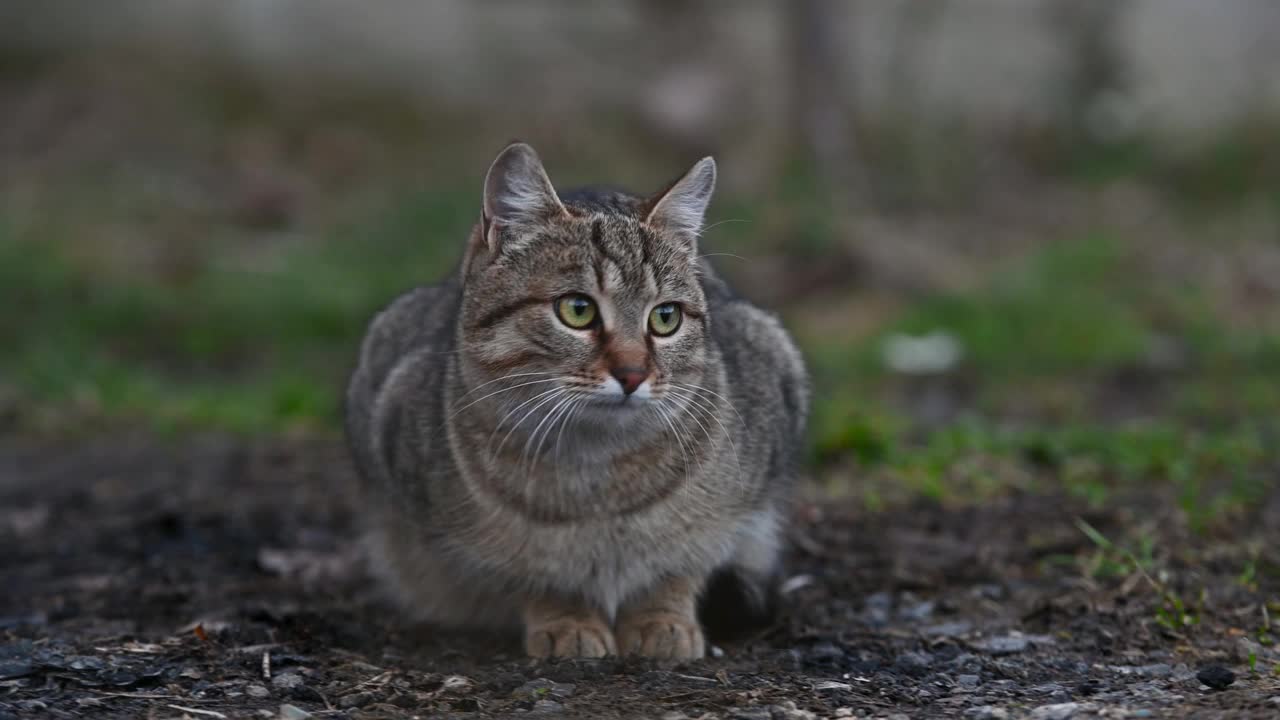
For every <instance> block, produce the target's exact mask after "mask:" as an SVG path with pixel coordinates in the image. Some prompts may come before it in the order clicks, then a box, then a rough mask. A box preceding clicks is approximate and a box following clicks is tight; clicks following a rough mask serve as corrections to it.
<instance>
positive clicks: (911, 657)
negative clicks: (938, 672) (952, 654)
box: [893, 650, 933, 676]
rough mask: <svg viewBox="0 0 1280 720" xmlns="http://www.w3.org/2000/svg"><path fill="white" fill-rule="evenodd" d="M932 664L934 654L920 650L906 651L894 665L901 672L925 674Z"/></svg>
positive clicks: (915, 674) (895, 660) (917, 674)
mask: <svg viewBox="0 0 1280 720" xmlns="http://www.w3.org/2000/svg"><path fill="white" fill-rule="evenodd" d="M931 665H933V656H932V655H930V654H929V653H926V652H920V651H919V650H911V651H908V652H904V653H902V654H901V655H899V656H898V657H897V658H896V659H894V661H893V666H894V667H895V668H897V669H898V671H899V672H902V673H904V674H906V675H912V676H919V675H923V674H925V673H926V672H928V671H929V667H930V666H931Z"/></svg>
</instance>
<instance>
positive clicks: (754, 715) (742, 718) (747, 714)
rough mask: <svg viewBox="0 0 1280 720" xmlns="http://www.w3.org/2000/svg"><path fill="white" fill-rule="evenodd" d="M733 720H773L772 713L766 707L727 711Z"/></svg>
mask: <svg viewBox="0 0 1280 720" xmlns="http://www.w3.org/2000/svg"><path fill="white" fill-rule="evenodd" d="M729 717H730V718H732V719H733V720H773V713H771V712H769V708H766V707H747V708H735V709H733V710H730V711H729Z"/></svg>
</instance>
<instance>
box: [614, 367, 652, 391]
mask: <svg viewBox="0 0 1280 720" xmlns="http://www.w3.org/2000/svg"><path fill="white" fill-rule="evenodd" d="M609 374H610V375H613V377H614V379H616V380H617V381H618V384H619V385H621V386H622V392H624V393H626V394H628V395H630V394H631V393H633V392H635V391H636V388H638V387H640V383H643V382H644V381H645V378H647V377H649V373H648V372H647V371H645V370H641V369H638V368H630V367H623V368H614V369H612V370H610V371H609Z"/></svg>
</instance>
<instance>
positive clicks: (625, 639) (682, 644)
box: [618, 610, 706, 660]
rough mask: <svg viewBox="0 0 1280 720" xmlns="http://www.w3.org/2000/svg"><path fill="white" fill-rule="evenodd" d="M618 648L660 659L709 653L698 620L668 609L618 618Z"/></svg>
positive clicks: (698, 656) (693, 657)
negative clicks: (619, 619)
mask: <svg viewBox="0 0 1280 720" xmlns="http://www.w3.org/2000/svg"><path fill="white" fill-rule="evenodd" d="M618 647H619V648H620V649H621V650H622V654H623V655H633V654H634V655H644V656H646V657H651V658H657V659H659V660H697V659H698V658H700V657H702V656H703V655H704V654H705V653H706V643H705V641H704V640H703V638H702V628H700V627H698V621H697V619H696V618H692V617H686V616H684V615H681V614H678V613H673V612H670V611H666V610H656V611H650V612H640V613H636V614H635V615H631V616H629V617H626V618H623V619H622V620H621V621H619V623H618Z"/></svg>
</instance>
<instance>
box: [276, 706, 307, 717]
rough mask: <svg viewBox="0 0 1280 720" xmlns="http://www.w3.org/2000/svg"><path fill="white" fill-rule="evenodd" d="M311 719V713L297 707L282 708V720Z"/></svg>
mask: <svg viewBox="0 0 1280 720" xmlns="http://www.w3.org/2000/svg"><path fill="white" fill-rule="evenodd" d="M309 717H311V713H309V712H307V711H306V710H303V709H302V708H300V707H298V706H297V705H281V706H280V720H307V718H309Z"/></svg>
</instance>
